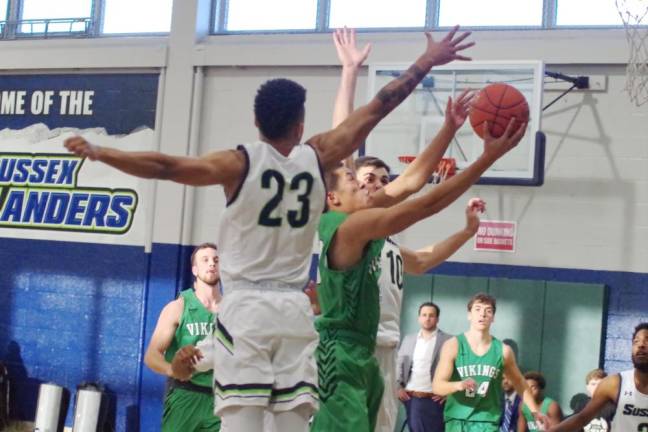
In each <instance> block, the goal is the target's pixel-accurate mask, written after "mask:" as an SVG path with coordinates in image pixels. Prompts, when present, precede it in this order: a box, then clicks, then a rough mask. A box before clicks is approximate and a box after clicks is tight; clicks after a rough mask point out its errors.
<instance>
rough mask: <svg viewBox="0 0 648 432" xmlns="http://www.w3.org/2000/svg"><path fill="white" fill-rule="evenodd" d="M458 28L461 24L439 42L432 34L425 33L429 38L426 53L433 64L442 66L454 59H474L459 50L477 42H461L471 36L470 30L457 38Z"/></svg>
mask: <svg viewBox="0 0 648 432" xmlns="http://www.w3.org/2000/svg"><path fill="white" fill-rule="evenodd" d="M458 30H459V26H455V27H454V28H453V29H452V30H451V31H450V33H448V34H447V35H446V36H445V37H444V38H443V39H441V40H440V41H439V42H435V41H434V38H433V37H432V34H430V33H427V32H426V33H425V37H426V38H427V48H426V50H425V55H426V56H427V57H428V58H429V59H430V60H431V61H432V65H433V66H441V65H444V64H446V63H450V62H451V61H454V60H472V59H471V58H470V57H466V56H463V55H461V54H459V52H460V51H463V50H465V49H467V48H470V47H471V46H473V45H475V42H467V43H464V44H462V43H461V42H463V41H464V40H465V39H466V38H467V37H468V36H470V32H464V33H461V34H460V35H459V36H457V37H456V38H455V36H456V34H457V31H458Z"/></svg>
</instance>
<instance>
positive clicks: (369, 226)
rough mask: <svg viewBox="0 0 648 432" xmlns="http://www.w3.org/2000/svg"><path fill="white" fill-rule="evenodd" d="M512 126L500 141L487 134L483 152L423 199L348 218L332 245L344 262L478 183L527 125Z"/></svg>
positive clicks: (429, 213)
mask: <svg viewBox="0 0 648 432" xmlns="http://www.w3.org/2000/svg"><path fill="white" fill-rule="evenodd" d="M513 124H514V119H511V121H510V122H509V125H508V127H507V128H506V131H505V132H504V134H503V135H502V136H501V137H499V138H496V139H495V138H492V137H490V136H489V135H486V138H485V141H484V153H483V154H482V155H481V156H480V157H479V158H478V159H477V160H475V162H473V163H472V164H470V165H469V166H468V167H467V168H466V169H465V170H463V171H462V172H460V173H459V174H457V175H456V176H454V177H452V178H450V179H449V180H446V181H444V182H443V183H441V184H439V185H438V186H436V187H434V188H433V189H431V190H430V191H429V192H427V193H426V194H424V195H423V196H421V197H418V198H415V199H411V200H407V201H405V202H402V203H400V204H398V205H395V206H392V207H389V208H372V209H366V210H361V211H357V212H355V213H353V214H352V215H350V216H349V217H348V218H347V219H346V220H345V221H344V223H343V224H342V225H341V226H340V228H339V229H338V234H337V236H338V240H339V241H338V242H336V243H339V246H336V245H335V244H334V245H333V246H334V247H339V248H344V249H345V253H344V256H345V257H347V260H345V262H349V263H351V262H354V261H353V260H354V258H357V257H359V256H361V255H362V250H363V248H364V247H365V245H366V243H367V242H369V241H371V240H374V239H380V238H385V237H388V236H390V235H393V234H396V233H399V232H401V231H403V230H404V229H406V228H408V227H410V226H411V225H413V224H414V223H416V222H418V221H420V220H422V219H425V218H426V217H429V216H431V215H433V214H435V213H438V212H439V211H441V210H442V209H444V208H445V207H447V206H448V205H449V204H450V203H452V202H453V201H455V200H456V199H457V198H458V197H459V196H461V195H462V194H463V193H464V192H465V191H466V190H468V188H469V187H470V186H471V185H473V184H474V183H475V182H477V180H479V178H480V177H481V175H482V174H483V173H484V172H485V171H486V170H487V169H488V168H489V167H490V166H491V165H492V164H493V163H495V161H496V160H497V159H499V158H500V157H501V156H503V155H504V154H506V152H508V151H509V150H510V149H512V148H513V147H515V146H516V145H517V144H518V143H519V142H520V140H521V139H522V136H523V135H524V131H525V129H526V124H522V125H520V126H519V127H518V129H517V130H513ZM340 264H343V263H340Z"/></svg>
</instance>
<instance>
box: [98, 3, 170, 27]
mask: <svg viewBox="0 0 648 432" xmlns="http://www.w3.org/2000/svg"><path fill="white" fill-rule="evenodd" d="M105 3H106V5H105V9H104V11H105V12H104V23H103V33H108V34H116V33H122V34H123V33H168V32H169V31H170V30H171V11H172V6H173V0H137V1H134V0H105Z"/></svg>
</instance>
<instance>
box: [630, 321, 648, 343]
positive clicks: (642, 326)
mask: <svg viewBox="0 0 648 432" xmlns="http://www.w3.org/2000/svg"><path fill="white" fill-rule="evenodd" d="M641 330H648V322H642V323H639V325H638V326H637V327H635V329H634V333H632V340H634V338H636V337H637V333H639V332H640V331H641Z"/></svg>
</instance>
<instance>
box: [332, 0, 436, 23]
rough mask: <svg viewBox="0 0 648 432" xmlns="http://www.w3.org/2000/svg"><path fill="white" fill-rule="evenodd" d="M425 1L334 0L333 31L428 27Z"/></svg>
mask: <svg viewBox="0 0 648 432" xmlns="http://www.w3.org/2000/svg"><path fill="white" fill-rule="evenodd" d="M426 3H427V2H426V0H398V2H397V4H395V1H394V0H355V1H349V0H331V13H330V18H329V27H330V28H341V27H344V26H347V27H352V28H370V27H383V28H387V27H425V16H426V6H427V5H426Z"/></svg>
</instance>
